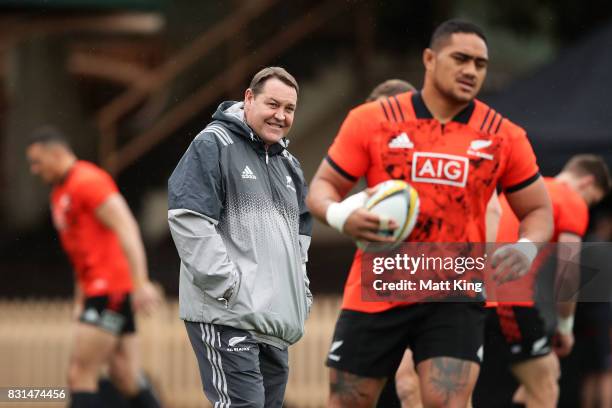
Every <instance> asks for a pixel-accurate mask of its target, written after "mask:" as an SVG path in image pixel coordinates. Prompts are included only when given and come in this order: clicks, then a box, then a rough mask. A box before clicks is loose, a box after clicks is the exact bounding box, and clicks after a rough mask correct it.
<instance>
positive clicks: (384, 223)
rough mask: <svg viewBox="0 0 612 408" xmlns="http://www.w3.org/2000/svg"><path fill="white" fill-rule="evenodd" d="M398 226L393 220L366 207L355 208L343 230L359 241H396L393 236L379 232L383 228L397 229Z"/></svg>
mask: <svg viewBox="0 0 612 408" xmlns="http://www.w3.org/2000/svg"><path fill="white" fill-rule="evenodd" d="M397 227H398V225H397V223H396V222H395V221H393V220H381V219H380V217H379V216H378V215H376V214H373V213H371V212H370V211H368V210H366V209H365V208H358V209H356V210H354V211H353V212H352V213H351V215H349V217H348V218H347V219H346V222H345V223H344V229H343V232H344V233H345V234H346V235H348V236H350V237H351V238H353V239H355V240H358V241H368V242H394V239H393V237H385V236H383V235H380V234H379V231H380V230H381V229H385V230H391V231H393V230H395V229H396V228H397Z"/></svg>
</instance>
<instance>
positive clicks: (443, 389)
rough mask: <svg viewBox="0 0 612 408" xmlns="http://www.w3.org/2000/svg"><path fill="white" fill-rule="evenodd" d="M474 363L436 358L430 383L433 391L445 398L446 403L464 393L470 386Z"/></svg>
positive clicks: (448, 358) (433, 361)
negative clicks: (456, 395)
mask: <svg viewBox="0 0 612 408" xmlns="http://www.w3.org/2000/svg"><path fill="white" fill-rule="evenodd" d="M471 365H472V363H471V362H470V361H465V360H459V359H456V358H451V357H436V358H433V359H432V361H431V376H430V378H429V381H430V383H431V385H432V386H433V389H434V390H435V391H436V392H437V393H438V394H440V395H442V397H443V398H444V403H445V404H447V403H448V402H449V400H450V399H451V398H452V397H453V396H454V395H455V394H458V393H460V392H462V391H463V390H464V389H465V388H466V387H467V385H468V382H469V376H470V370H471V368H472V367H471Z"/></svg>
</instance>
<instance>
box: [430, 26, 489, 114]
mask: <svg viewBox="0 0 612 408" xmlns="http://www.w3.org/2000/svg"><path fill="white" fill-rule="evenodd" d="M428 52H429V56H428V54H427V53H428ZM488 59H489V56H488V51H487V45H486V43H485V42H484V40H483V39H482V38H480V37H479V36H477V35H476V34H467V33H455V34H452V35H451V36H450V38H448V39H447V40H446V41H445V42H443V43H442V45H440V47H439V48H438V49H437V50H431V49H428V50H426V55H425V64H426V70H427V73H428V75H429V76H430V78H431V82H432V85H433V86H435V87H436V89H437V91H438V92H439V93H440V94H442V95H443V96H445V97H446V98H449V99H450V100H451V101H453V102H457V103H465V102H469V101H471V100H472V99H474V98H475V97H476V95H478V92H479V91H480V88H481V87H482V83H483V82H484V79H485V77H486V75H487V64H488Z"/></svg>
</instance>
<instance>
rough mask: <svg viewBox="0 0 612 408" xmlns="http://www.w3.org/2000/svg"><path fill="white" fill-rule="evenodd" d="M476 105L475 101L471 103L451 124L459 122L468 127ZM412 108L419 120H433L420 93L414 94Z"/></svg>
mask: <svg viewBox="0 0 612 408" xmlns="http://www.w3.org/2000/svg"><path fill="white" fill-rule="evenodd" d="M475 105H476V104H475V103H474V101H470V103H469V104H468V106H466V107H465V108H464V109H463V110H462V111H461V112H459V113H458V114H457V115H455V117H454V118H453V119H452V120H451V122H459V123H463V124H464V125H467V123H468V122H469V121H470V118H471V117H472V112H474V106H475ZM412 107H413V109H414V113H415V115H416V117H417V119H433V115H432V114H431V112H430V111H429V109H427V106H425V101H423V96H421V93H420V92H415V93H414V94H412Z"/></svg>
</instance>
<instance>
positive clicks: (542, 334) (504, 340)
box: [483, 306, 554, 366]
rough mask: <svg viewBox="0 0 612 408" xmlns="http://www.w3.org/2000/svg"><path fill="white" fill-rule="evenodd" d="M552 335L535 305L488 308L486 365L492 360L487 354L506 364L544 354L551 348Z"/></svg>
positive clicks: (498, 362) (497, 362)
mask: <svg viewBox="0 0 612 408" xmlns="http://www.w3.org/2000/svg"><path fill="white" fill-rule="evenodd" d="M553 336H554V333H553V332H552V331H550V330H547V327H546V323H545V321H544V319H543V318H542V316H541V315H540V312H539V311H538V309H537V308H535V307H526V306H499V307H497V308H495V307H492V308H487V320H486V323H485V347H484V363H483V365H485V366H486V365H487V364H488V363H489V362H490V361H488V360H491V358H489V359H487V356H493V357H492V358H493V359H494V360H495V361H496V364H504V365H506V366H509V365H512V364H516V363H520V362H522V361H527V360H531V359H533V358H538V357H542V356H545V355H547V354H549V353H550V352H551V351H552V339H553Z"/></svg>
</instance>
